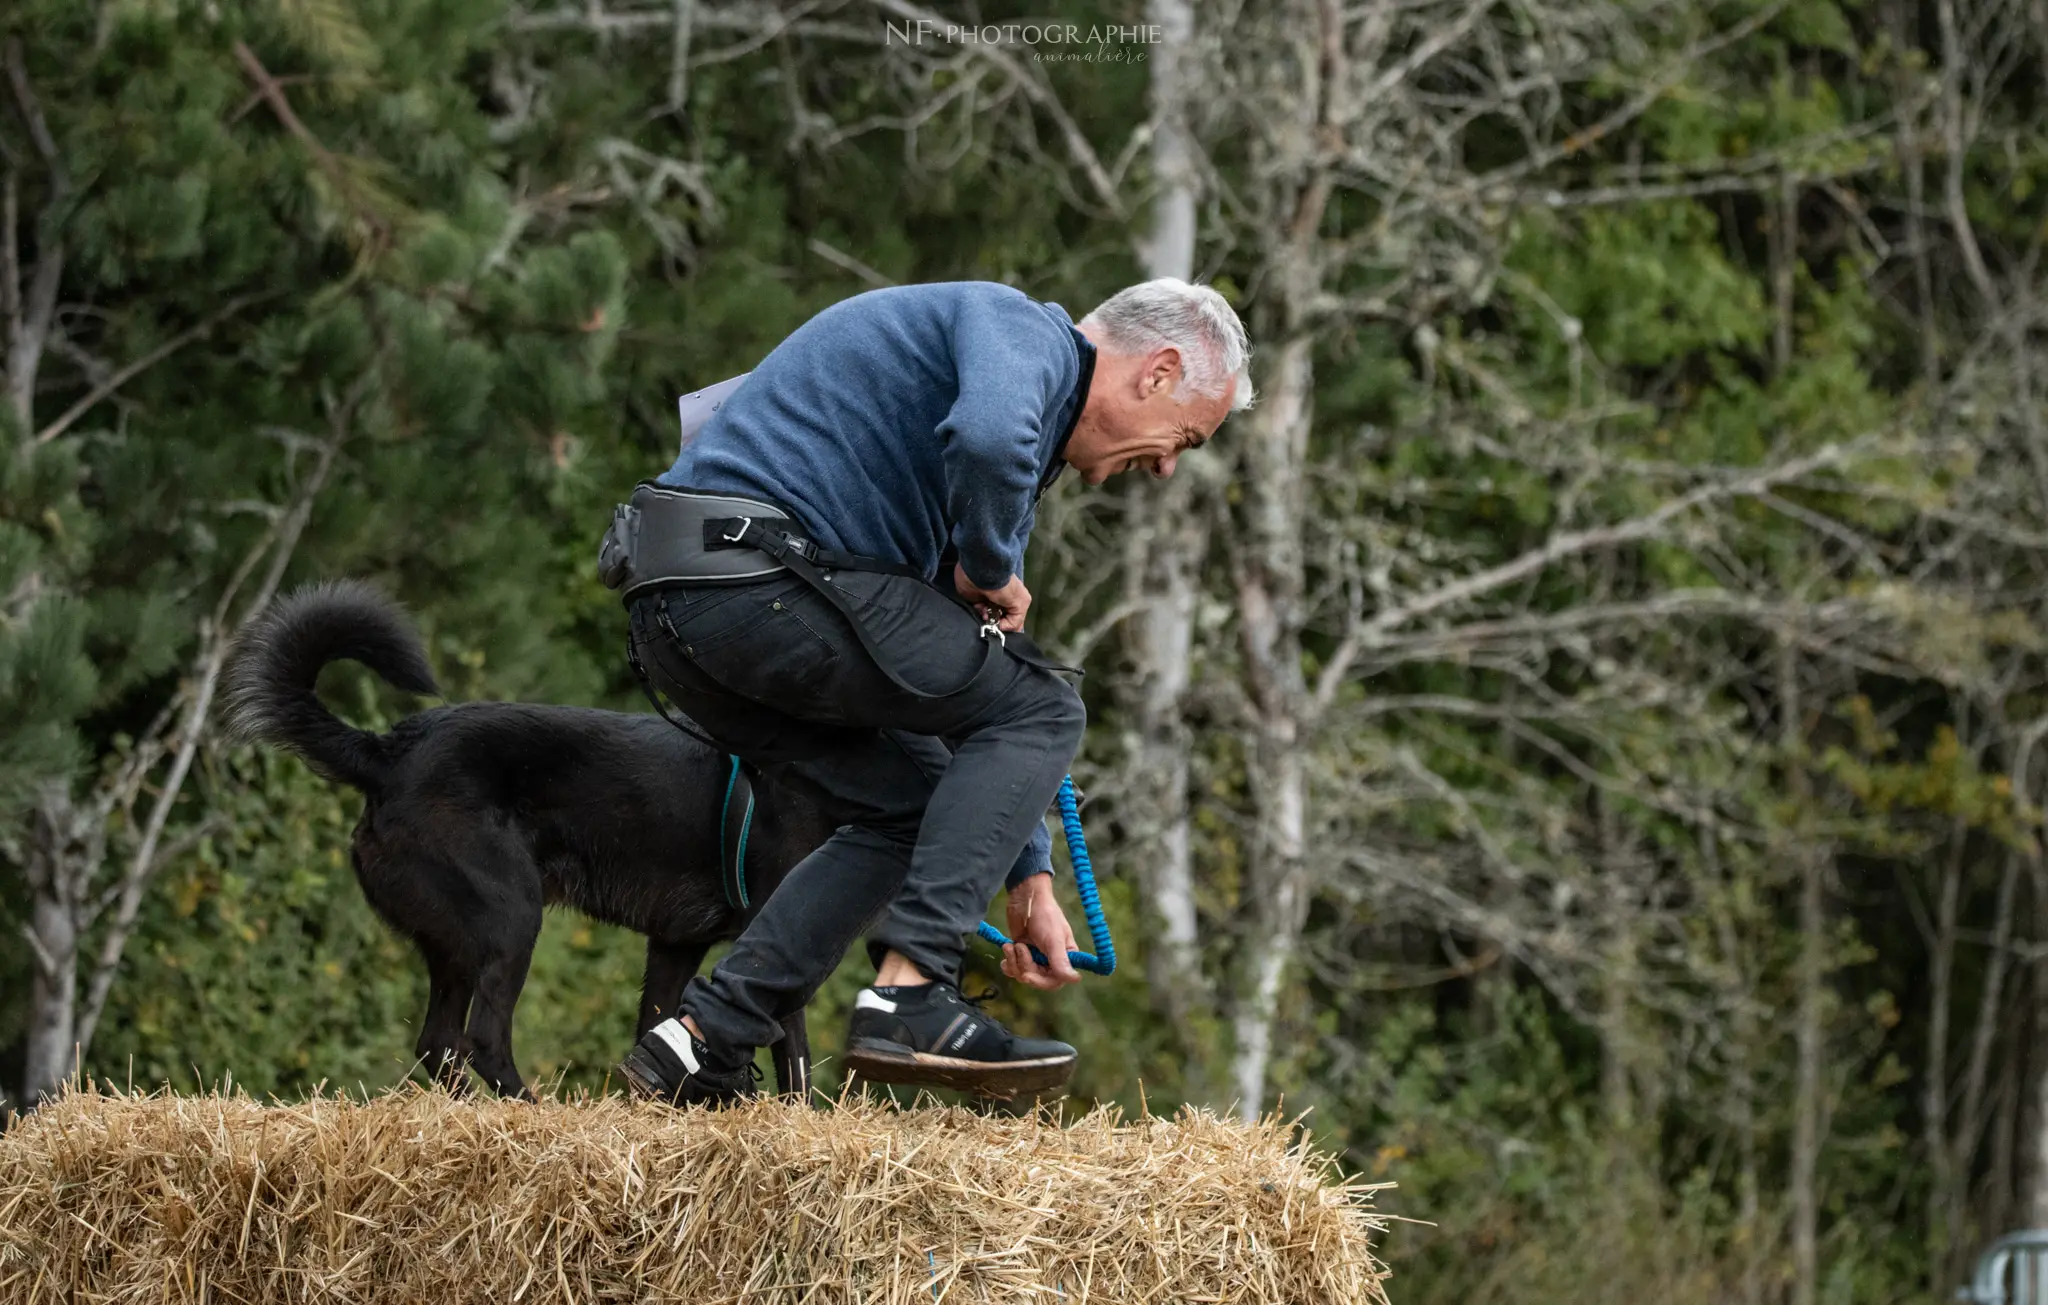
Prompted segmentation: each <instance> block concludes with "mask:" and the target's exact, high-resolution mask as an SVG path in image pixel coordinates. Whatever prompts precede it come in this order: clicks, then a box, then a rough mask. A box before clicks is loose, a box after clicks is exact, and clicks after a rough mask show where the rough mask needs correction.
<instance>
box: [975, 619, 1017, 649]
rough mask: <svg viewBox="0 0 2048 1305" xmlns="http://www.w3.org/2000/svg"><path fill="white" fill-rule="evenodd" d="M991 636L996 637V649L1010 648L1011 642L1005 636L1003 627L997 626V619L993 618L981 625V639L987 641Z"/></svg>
mask: <svg viewBox="0 0 2048 1305" xmlns="http://www.w3.org/2000/svg"><path fill="white" fill-rule="evenodd" d="M990 635H994V636H995V637H996V647H998V648H1007V647H1009V646H1010V642H1009V640H1008V639H1006V638H1005V637H1004V636H1003V627H1002V626H1000V625H997V624H996V618H995V617H993V616H991V617H989V618H988V619H987V620H985V621H983V622H982V623H981V637H982V638H984V639H986V638H988V637H989V636H990Z"/></svg>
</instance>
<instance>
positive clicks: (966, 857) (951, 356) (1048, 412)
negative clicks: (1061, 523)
mask: <svg viewBox="0 0 2048 1305" xmlns="http://www.w3.org/2000/svg"><path fill="white" fill-rule="evenodd" d="M1247 355H1248V349H1247V346H1246V341H1245V333H1244V327H1243V325H1242V324H1241V323H1240V322H1239V321H1238V318H1237V315H1236V313H1234V312H1233V311H1232V310H1231V308H1230V306H1229V304H1228V303H1227V302H1225V301H1224V299H1223V297H1222V296H1221V295H1219V294H1217V293H1216V292H1215V291H1214V290H1211V289H1209V288H1207V287H1203V286H1193V285H1189V284H1187V283H1185V282H1181V281H1175V280H1158V281H1148V282H1146V283H1144V284H1142V285H1137V286H1133V287H1131V288H1130V289H1127V290H1125V291H1123V292H1121V293H1120V294H1117V295H1116V296H1114V297H1112V298H1111V299H1109V300H1108V301H1106V302H1105V303H1103V304H1102V305H1101V306H1100V307H1099V308H1097V309H1096V310H1095V311H1094V312H1093V313H1090V314H1089V315H1088V316H1087V317H1085V318H1083V319H1082V321H1081V323H1080V325H1079V327H1078V328H1077V327H1076V326H1075V325H1074V324H1073V322H1072V321H1071V319H1069V317H1068V316H1067V314H1066V312H1065V311H1064V310H1062V309H1061V308H1060V307H1059V306H1058V305H1056V304H1047V303H1040V302H1038V301H1036V300H1033V299H1031V298H1029V297H1027V296H1026V295H1024V294H1022V293H1021V292H1019V291H1017V290H1014V289H1011V288H1010V287H1007V286H1002V285H996V284H993V283H989V282H951V283H943V284H936V285H920V286H904V287H899V288H892V289H888V290H876V291H871V292H869V293H867V294H862V295H857V296H855V297H853V298H851V299H848V300H845V301H843V302H841V303H839V304H835V305H834V306H833V307H831V308H828V309H826V310H825V311H824V312H822V313H820V314H818V315H817V316H816V317H814V318H812V319H811V320H810V321H809V322H808V323H806V324H805V325H804V326H802V327H801V328H799V329H798V330H797V331H796V332H795V333H794V334H792V335H791V336H790V337H789V338H788V339H786V340H785V341H783V343H782V344H781V345H779V346H778V347H777V348H776V349H775V350H774V352H772V353H770V354H769V355H768V357H767V358H766V359H764V360H763V361H762V363H761V365H760V366H759V367H758V368H756V369H755V370H754V371H753V372H751V373H750V374H749V375H748V376H747V377H746V378H745V380H744V382H743V383H741V384H740V385H739V386H738V387H737V388H736V389H735V390H734V391H733V392H732V393H731V394H730V396H729V397H727V398H726V399H725V401H724V402H723V403H722V404H721V406H720V407H719V409H718V411H717V412H716V413H715V415H713V416H712V417H711V419H710V420H709V421H708V422H706V424H705V425H704V426H703V428H702V429H701V431H699V433H698V434H697V435H696V436H695V438H694V439H692V440H691V441H689V442H688V443H687V444H686V445H685V447H684V449H683V452H682V455H681V456H680V457H679V458H678V459H677V460H676V463H675V465H674V466H673V467H671V468H670V469H669V470H668V471H667V472H666V473H664V474H663V475H662V476H661V477H659V478H658V482H657V484H656V486H652V487H648V486H643V489H642V494H645V495H646V496H647V501H648V505H649V512H650V513H652V512H654V511H656V510H659V511H660V512H662V513H665V514H667V515H666V517H665V518H664V519H665V520H667V521H669V522H671V523H672V524H671V525H670V526H668V527H667V529H668V530H669V533H670V535H671V536H672V539H671V540H670V542H671V543H672V544H673V545H674V548H675V550H678V551H675V552H674V553H673V558H674V560H672V561H671V562H670V563H669V565H668V569H667V570H666V571H665V572H663V574H664V576H666V577H667V578H666V579H665V580H664V581H662V582H661V583H658V584H656V583H642V584H640V585H632V584H629V585H628V586H627V589H628V607H629V610H630V612H631V615H632V625H633V647H634V650H635V655H636V659H637V661H638V662H639V663H640V664H641V665H642V666H644V668H645V672H646V673H647V674H648V676H649V677H650V678H651V679H652V680H653V682H654V683H656V684H658V685H659V686H660V687H661V688H662V689H663V690H665V691H666V692H667V693H668V694H669V696H670V697H672V698H673V699H675V701H676V702H677V704H678V705H680V706H681V707H682V708H683V710H684V711H685V712H687V713H688V714H689V715H690V716H691V717H692V718H694V719H695V720H696V722H697V723H698V724H699V725H701V726H702V727H703V728H704V729H705V730H707V731H708V732H709V733H710V735H711V736H712V737H713V738H714V739H715V740H716V741H717V742H718V743H719V744H720V745H721V746H723V747H725V748H727V749H728V750H730V751H732V752H733V753H735V754H737V755H738V756H740V757H742V758H744V759H745V760H747V761H748V762H749V763H750V764H752V765H755V766H759V767H762V768H775V769H778V770H779V771H780V772H781V773H782V774H783V775H785V776H787V777H788V778H791V779H794V780H796V781H797V782H800V783H805V784H808V785H809V786H811V787H812V788H813V789H814V790H815V791H816V792H817V793H818V794H819V795H820V796H821V797H822V798H823V800H824V801H826V802H827V803H828V804H830V805H831V806H832V807H833V808H834V809H835V810H837V811H838V812H839V813H841V816H842V820H843V823H842V826H841V828H840V829H839V830H838V832H837V833H836V834H834V836H833V837H832V838H831V839H829V840H828V841H827V842H826V843H825V844H824V845H823V846H821V847H819V848H818V849H817V850H816V851H815V852H813V853H812V854H811V855H810V856H809V857H807V858H805V860H804V861H803V862H801V863H800V864H799V865H797V866H796V867H795V868H794V869H793V870H791V871H790V873H789V875H788V877H787V878H786V879H785V880H784V881H783V883H782V885H781V887H780V888H778V889H777V891H776V893H775V895H774V896H773V897H772V898H771V899H770V900H769V901H768V902H767V904H766V905H765V906H764V907H763V908H762V910H761V912H760V914H759V915H758V916H757V917H756V918H755V920H754V921H753V923H752V924H750V925H749V926H748V928H747V930H746V932H745V933H744V934H742V935H741V937H740V938H739V940H738V941H737V942H736V943H735V944H734V945H733V950H732V952H731V954H730V955H728V956H727V957H726V958H725V959H724V960H723V961H721V962H720V963H719V964H718V965H717V967H715V968H714V969H713V971H712V972H711V974H710V975H708V976H700V977H699V978H698V979H696V980H694V981H692V983H691V984H690V986H689V988H688V990H687V991H686V992H685V994H684V997H683V1003H682V1009H683V1015H682V1017H681V1018H680V1019H679V1020H669V1021H666V1022H664V1023H663V1024H662V1025H659V1026H657V1027H656V1028H655V1029H653V1030H652V1031H650V1032H649V1033H648V1034H647V1035H646V1036H645V1037H643V1038H642V1039H641V1040H640V1043H639V1044H638V1045H637V1046H636V1047H635V1048H634V1050H633V1052H632V1053H631V1055H629V1056H628V1058H627V1060H626V1062H625V1063H624V1065H622V1066H621V1069H622V1071H623V1072H624V1074H625V1076H626V1078H627V1080H628V1081H629V1082H630V1083H632V1084H633V1085H634V1087H635V1088H636V1089H637V1090H639V1091H641V1092H642V1093H645V1094H647V1095H651V1096H656V1097H659V1098H662V1099H664V1100H671V1101H676V1102H694V1101H702V1102H710V1103H720V1102H725V1101H730V1100H734V1099H737V1098H740V1097H744V1096H748V1095H751V1093H752V1085H751V1079H750V1075H749V1072H748V1071H749V1069H750V1068H751V1063H752V1060H753V1054H754V1049H755V1048H756V1047H758V1046H760V1045H763V1044H765V1043H766V1042H768V1041H770V1040H772V1039H773V1038H774V1037H775V1036H776V1034H777V1032H778V1021H779V1020H780V1019H781V1017H782V1016H783V1015H784V1014H786V1013H788V1012H789V1011H792V1010H795V1009H797V1008H799V1007H800V1006H802V1004H803V1003H804V1002H806V1001H807V1000H809V998H810V996H811V994H812V993H813V992H814V991H815V990H816V989H817V986H818V985H819V984H820V983H821V982H823V981H824V979H825V978H826V976H828V975H829V974H830V973H831V972H832V969H833V968H834V967H835V966H836V965H837V963H838V961H839V958H840V957H841V956H842V955H843V954H844V952H845V950H846V947H847V946H848V944H850V943H851V942H852V941H853V939H854V938H855V937H857V936H858V935H860V934H861V933H862V932H864V931H865V932H866V933H867V935H868V939H869V954H870V957H871V959H872V960H873V961H874V963H875V965H876V967H877V973H876V977H875V984H874V986H872V987H870V988H868V989H866V990H864V991H863V992H862V993H861V994H860V997H859V999H858V1001H857V1003H856V1007H855V1010H854V1014H853V1019H852V1027H851V1029H850V1031H849V1037H848V1040H847V1056H846V1059H847V1063H848V1066H849V1067H850V1068H852V1069H854V1070H856V1071H857V1072H859V1073H861V1074H863V1075H865V1076H867V1077H870V1078H875V1079H881V1080H885V1081H891V1082H903V1083H915V1084H925V1085H936V1086H949V1087H959V1088H964V1089H968V1090H974V1091H981V1092H987V1093H991V1094H996V1095H1009V1094H1013V1093H1015V1092H1018V1091H1032V1090H1042V1089H1044V1088H1048V1087H1053V1086H1057V1085H1058V1084H1060V1083H1063V1082H1065V1081H1066V1079H1067V1078H1068V1077H1069V1076H1070V1075H1071V1073H1072V1071H1073V1062H1074V1051H1073V1048H1071V1047H1069V1046H1067V1045H1066V1044H1064V1043H1059V1042H1049V1041H1043V1040H1030V1039H1024V1038H1018V1037H1016V1036H1014V1035H1012V1034H1010V1033H1009V1032H1008V1031H1006V1030H1005V1029H1004V1028H1003V1027H1002V1026H1001V1025H1000V1024H998V1023H997V1022H996V1021H995V1020H993V1019H991V1018H990V1017H989V1016H987V1015H986V1014H984V1013H982V1012H981V1011H980V1010H979V1009H978V1008H976V1007H975V1006H974V1005H973V1004H972V1003H971V1002H969V1001H967V1000H966V999H965V998H963V997H962V996H961V995H960V992H959V988H958V982H959V971H960V960H961V954H962V949H963V946H964V940H965V936H966V934H967V933H968V932H969V931H971V930H972V929H973V928H974V926H975V922H976V921H977V920H978V919H980V918H981V915H982V913H983V911H984V910H985V909H986V908H987V906H988V903H989V901H990V899H991V898H992V897H993V896H994V895H995V893H996V891H997V889H998V887H999V886H1002V885H1004V884H1005V883H1007V885H1008V888H1009V904H1008V919H1009V925H1010V929H1009V932H1010V935H1011V937H1012V938H1014V939H1015V940H1016V941H1015V943H1013V944H1012V945H1011V946H1010V947H1009V948H1008V950H1007V951H1006V953H1005V955H1004V958H1003V972H1004V973H1005V974H1008V975H1009V976H1011V977H1012V978H1014V979H1017V980H1019V981H1021V982H1023V983H1026V984H1030V985H1032V986H1034V987H1039V988H1047V989H1051V988H1057V987H1059V986H1060V985H1062V984H1064V983H1069V982H1072V981H1073V980H1074V979H1075V978H1076V977H1077V976H1076V974H1075V972H1074V970H1073V968H1072V966H1071V965H1070V964H1069V963H1068V961H1067V953H1068V951H1069V950H1070V949H1071V948H1072V947H1073V945H1074V935H1073V930H1072V929H1071V928H1070V927H1069V926H1068V923H1067V921H1066V918H1065V915H1064V914H1063V913H1062V912H1061V910H1060V908H1059V906H1058V904H1057V903H1056V902H1055V900H1054V898H1053V896H1052V888H1051V879H1050V877H1049V874H1048V873H1047V872H1049V871H1050V869H1051V854H1050V844H1049V839H1048V838H1047V835H1046V832H1045V827H1044V815H1045V811H1046V807H1047V806H1048V804H1049V803H1050V802H1051V800H1052V798H1053V796H1054V794H1055V793H1056V792H1057V790H1058V788H1059V784H1060V780H1061V778H1062V777H1063V776H1064V775H1065V774H1066V771H1067V767H1068V765H1069V764H1070V762H1071V761H1072V759H1073V756H1074V753H1075V751H1076V749H1077V748H1078V747H1079V746H1080V741H1081V732H1082V726H1083V723H1084V721H1085V714H1084V712H1083V710H1082V707H1081V700H1080V697H1079V695H1078V694H1076V693H1075V691H1074V690H1073V689H1072V688H1071V687H1070V686H1069V685H1068V684H1067V683H1066V682H1065V681H1063V680H1061V679H1059V678H1058V677H1057V676H1056V675H1054V674H1052V673H1051V669H1052V664H1051V663H1048V662H1046V661H1045V659H1044V658H1043V657H1042V656H1039V655H1038V654H1037V653H1036V650H1035V648H1034V647H1033V646H1032V645H1031V643H1030V640H1029V639H1028V638H1027V637H1024V636H1023V635H1022V634H1021V631H1022V629H1023V626H1024V619H1025V614H1026V613H1027V612H1028V611H1029V609H1030V607H1031V592H1030V590H1028V589H1027V588H1026V587H1025V584H1024V576H1023V570H1024V549H1025V544H1026V542H1027V541H1028V539H1029V536H1030V533H1031V527H1032V522H1033V518H1034V515H1035V510H1036V503H1037V500H1038V497H1039V495H1041V494H1042V493H1044V491H1045V489H1046V487H1047V486H1049V485H1050V484H1051V483H1052V481H1053V480H1054V479H1055V478H1056V477H1057V476H1058V474H1059V472H1060V471H1061V470H1062V469H1063V468H1064V467H1067V466H1071V467H1073V468H1074V469H1075V471H1076V472H1078V473H1079V475H1080V476H1081V478H1082V479H1083V480H1084V481H1086V482H1087V483H1088V484H1090V485H1099V484H1101V483H1102V482H1103V481H1104V480H1106V479H1108V478H1109V477H1110V476H1112V475H1115V474H1117V473H1118V472H1122V471H1128V470H1131V469H1132V468H1144V469H1146V470H1148V471H1150V472H1151V473H1152V474H1154V475H1157V476H1170V475H1172V474H1173V471H1174V467H1175V464H1176V462H1177V461H1178V459H1179V458H1180V456H1181V454H1183V453H1185V452H1186V451H1188V450H1189V449H1192V448H1196V447H1199V446H1200V445H1201V444H1202V443H1203V442H1204V441H1206V440H1207V439H1208V438H1209V437H1210V436H1211V435H1212V434H1214V433H1215V431H1216V429H1217V427H1218V426H1220V425H1221V424H1222V422H1223V420H1224V418H1225V417H1226V416H1228V415H1229V413H1230V412H1231V411H1233V410H1234V409H1238V408H1243V407H1246V406H1248V405H1249V404H1250V402H1251V397H1252V390H1251V383H1250V379H1249V375H1248V372H1247V369H1246V358H1247ZM640 501H641V494H636V503H637V502H640ZM735 559H740V560H737V561H736V560H735ZM948 569H949V570H950V572H951V574H950V575H944V574H943V572H944V571H946V570H948ZM1034 946H1035V947H1036V948H1037V950H1038V951H1039V952H1041V953H1043V954H1044V956H1045V957H1046V958H1047V963H1046V964H1044V965H1040V964H1038V963H1037V962H1036V961H1035V960H1034V958H1033V957H1032V954H1031V948H1032V947H1034Z"/></svg>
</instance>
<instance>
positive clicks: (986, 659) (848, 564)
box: [704, 517, 1003, 701]
mask: <svg viewBox="0 0 2048 1305" xmlns="http://www.w3.org/2000/svg"><path fill="white" fill-rule="evenodd" d="M704 546H705V547H706V548H755V549H759V550H760V551H761V552H763V553H766V554H767V555H768V556H770V557H772V558H774V559H775V560H776V561H777V562H780V563H781V564H782V565H784V566H786V567H788V568H789V569H790V570H791V571H792V572H793V573H795V575H796V576H797V578H798V579H800V580H802V581H803V582H804V583H806V584H808V585H809V586H810V587H811V588H813V589H815V590H817V591H818V592H819V593H820V594H823V595H824V597H825V601H827V602H829V603H831V604H832V605H833V606H834V607H836V608H838V609H839V611H840V614H841V615H843V616H844V617H845V618H846V621H847V624H849V625H851V626H852V627H853V634H854V637H855V638H857V639H859V640H860V646H861V647H862V648H864V649H866V650H867V654H868V657H869V659H870V660H872V661H873V662H874V664H875V665H876V667H877V668H879V669H880V670H881V672H882V674H884V675H886V676H888V677H889V683H891V684H893V685H895V686H896V687H897V688H899V689H901V690H903V691H904V692H905V693H907V694H909V695H910V696H911V697H913V698H920V699H924V700H926V701H931V700H933V699H937V698H950V697H953V696H954V695H955V694H960V693H965V692H966V691H967V690H969V689H971V688H973V687H974V686H975V685H976V684H977V683H979V682H980V681H981V677H982V676H984V675H986V674H988V672H989V670H990V668H991V667H993V666H994V665H995V663H996V658H997V656H998V655H999V653H998V647H999V645H1000V644H1001V642H1002V639H1003V634H1002V632H1001V631H1000V630H995V625H994V623H993V622H991V623H990V624H988V625H985V626H983V627H982V657H981V665H980V666H979V667H977V668H975V672H974V674H973V675H970V676H969V677H968V678H967V681H966V683H964V684H962V685H960V687H959V688H956V689H948V690H947V691H946V692H944V693H927V692H925V691H924V690H923V689H920V688H918V687H917V686H916V685H915V684H912V683H910V682H909V681H908V680H905V679H904V678H903V677H902V676H900V675H898V674H897V673H896V668H895V667H893V666H891V665H889V661H888V659H887V658H885V657H884V656H882V650H881V649H880V648H877V647H876V646H875V641H874V638H873V637H872V636H871V635H869V634H868V627H867V622H865V621H863V620H861V619H860V614H859V613H858V612H856V611H854V610H853V604H852V603H849V602H847V601H846V596H845V595H844V594H842V593H840V592H839V590H838V589H837V588H836V587H834V586H833V584H832V582H831V581H829V580H827V579H825V577H824V575H823V574H821V573H820V571H819V570H818V566H823V567H825V568H826V569H828V570H835V571H883V572H887V573H891V574H895V575H907V576H912V577H915V578H916V579H917V580H919V581H922V580H923V579H924V575H923V573H922V572H919V571H914V570H912V569H911V568H909V567H907V566H901V565H898V564H897V563H894V562H884V561H882V560H880V559H879V558H871V557H857V556H855V555H853V554H850V553H837V552H834V551H832V550H831V549H825V548H819V547H818V546H817V544H816V543H814V542H812V541H811V540H808V539H804V538H801V537H799V536H796V535H791V534H789V533H787V532H785V531H780V530H769V529H768V528H767V527H766V526H764V525H762V524H761V523H759V522H757V521H755V520H754V519H753V518H751V517H727V518H723V519H720V520H713V521H706V522H705V523H704ZM814 559H815V561H816V562H817V564H818V565H816V566H814V565H812V563H813V560H814ZM991 630H995V635H996V640H997V642H996V643H989V642H988V634H989V632H990V631H991Z"/></svg>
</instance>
